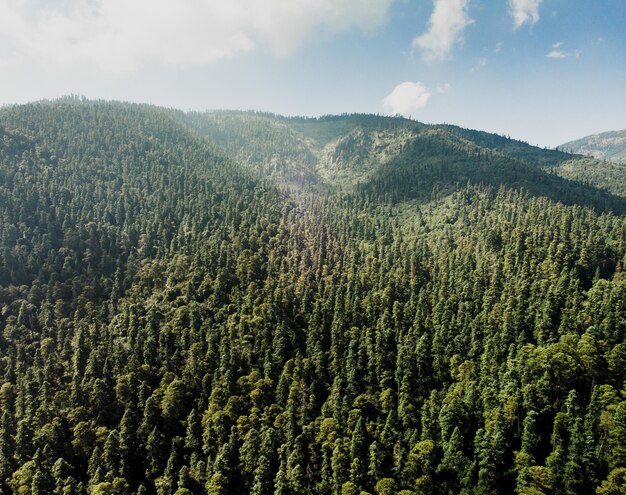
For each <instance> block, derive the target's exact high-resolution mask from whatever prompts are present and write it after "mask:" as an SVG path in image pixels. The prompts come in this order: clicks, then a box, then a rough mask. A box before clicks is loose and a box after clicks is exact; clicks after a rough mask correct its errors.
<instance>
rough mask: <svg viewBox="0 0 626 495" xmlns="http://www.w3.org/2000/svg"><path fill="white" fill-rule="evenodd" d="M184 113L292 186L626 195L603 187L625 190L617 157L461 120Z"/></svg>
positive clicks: (413, 194) (590, 198)
mask: <svg viewBox="0 0 626 495" xmlns="http://www.w3.org/2000/svg"><path fill="white" fill-rule="evenodd" d="M179 118H180V120H181V123H182V124H183V125H186V126H189V127H191V128H193V129H194V130H195V131H196V132H198V133H199V134H200V135H202V136H204V137H206V138H208V139H209V140H211V141H212V142H214V143H216V144H217V145H219V146H221V147H222V148H223V149H224V151H225V152H226V154H228V155H229V156H231V157H236V159H237V161H238V162H239V163H243V164H244V165H246V166H247V167H248V168H250V169H252V170H254V171H256V172H257V173H260V174H261V175H263V176H268V175H269V176H272V177H274V178H278V179H280V180H281V181H282V182H283V183H285V184H288V185H290V186H296V187H302V186H303V185H307V187H316V188H318V189H319V188H322V189H331V190H340V191H344V192H348V191H355V190H357V189H361V190H369V191H370V193H371V192H372V191H373V190H377V191H378V194H382V195H384V196H386V197H388V198H391V199H392V200H393V201H394V202H396V203H397V202H400V201H404V200H412V199H417V200H423V199H430V197H431V192H432V189H433V186H434V185H435V184H436V185H437V190H438V191H439V193H440V194H446V193H450V192H452V191H454V190H456V189H457V188H458V185H459V184H463V185H464V184H467V183H468V182H469V183H473V184H490V185H492V186H495V187H499V186H507V187H513V188H518V189H519V188H521V189H524V190H526V191H527V192H529V193H531V194H532V195H536V196H547V197H550V198H552V199H556V200H558V201H562V202H564V203H571V202H572V201H574V202H576V203H579V204H587V205H592V206H594V207H599V206H601V205H607V204H611V205H612V206H611V208H615V207H616V205H617V204H618V203H619V204H622V203H623V201H622V200H617V201H615V198H611V197H610V195H607V194H606V192H608V193H610V194H612V195H614V196H626V174H623V173H622V170H621V167H618V166H617V165H613V164H606V163H605V162H602V161H598V160H593V159H590V158H587V157H580V156H575V155H571V154H569V153H565V152H563V151H558V150H549V149H542V148H538V147H535V146H531V145H529V144H527V143H525V142H523V141H518V140H515V139H510V138H507V137H504V136H499V135H496V134H490V133H487V132H482V131H476V130H470V129H463V128H460V127H457V126H451V125H426V124H422V123H419V122H416V121H413V120H408V119H404V118H399V117H393V118H390V117H381V116H376V115H363V114H352V115H337V116H325V117H320V118H300V117H296V118H287V117H282V116H277V115H273V114H265V113H256V112H233V111H219V112H206V113H190V114H181V115H179ZM614 169H619V170H614ZM607 178H608V179H610V180H607ZM564 179H567V180H564ZM574 190H576V192H574ZM607 201H608V203H607ZM620 208H621V206H620Z"/></svg>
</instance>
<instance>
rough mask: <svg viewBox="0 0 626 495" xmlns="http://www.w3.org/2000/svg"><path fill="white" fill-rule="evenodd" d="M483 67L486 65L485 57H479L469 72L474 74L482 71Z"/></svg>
mask: <svg viewBox="0 0 626 495" xmlns="http://www.w3.org/2000/svg"><path fill="white" fill-rule="evenodd" d="M485 65H487V57H480V59H478V62H476V64H475V65H474V67H472V69H471V72H476V71H478V70H480V69H482V68H483V67H484V66H485Z"/></svg>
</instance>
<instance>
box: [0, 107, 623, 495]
mask: <svg viewBox="0 0 626 495" xmlns="http://www.w3.org/2000/svg"><path fill="white" fill-rule="evenodd" d="M624 263H626V174H624V173H623V165H622V164H619V163H613V162H609V161H605V160H597V159H594V158H590V157H583V156H580V155H573V154H569V153H565V152H562V151H557V150H546V149H540V148H536V147H532V146H529V145H527V144H526V143H523V142H520V141H516V140H513V139H508V138H505V137H502V136H497V135H493V134H488V133H485V132H480V131H474V130H468V129H462V128H459V127H455V126H449V125H425V124H421V123H419V122H416V121H413V120H407V119H403V118H391V117H379V116H374V115H360V114H357V115H340V116H327V117H321V118H314V119H311V118H285V117H280V116H276V115H269V114H260V113H254V112H208V113H185V112H182V111H178V110H172V109H164V108H159V107H153V106H147V105H135V104H127V103H118V102H104V101H88V100H83V99H78V98H65V99H61V100H56V101H44V102H38V103H32V104H27V105H17V106H8V107H4V108H1V109H0V329H1V332H0V418H1V420H0V493H23V494H33V495H41V494H55V495H73V494H154V495H161V494H163V495H165V494H176V495H189V494H211V495H214V494H220V495H230V494H233V495H234V494H240V493H251V494H254V495H300V494H328V495H335V494H341V495H358V494H378V495H417V494H423V495H431V494H442V495H443V494H458V493H463V494H497V493H502V494H510V493H519V494H524V495H537V494H546V495H547V494H588V493H597V494H598V495H613V494H620V493H624V490H626V455H625V452H626V389H625V388H624V383H625V380H626V278H624V276H623V267H624Z"/></svg>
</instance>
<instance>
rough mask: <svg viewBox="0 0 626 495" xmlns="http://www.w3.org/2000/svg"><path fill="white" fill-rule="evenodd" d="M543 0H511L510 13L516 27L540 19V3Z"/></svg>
mask: <svg viewBox="0 0 626 495" xmlns="http://www.w3.org/2000/svg"><path fill="white" fill-rule="evenodd" d="M542 1H543V0H509V13H510V14H511V17H513V25H514V27H515V29H519V28H521V27H522V26H523V25H524V24H531V25H532V24H535V23H536V22H538V21H539V5H540V4H541V2H542Z"/></svg>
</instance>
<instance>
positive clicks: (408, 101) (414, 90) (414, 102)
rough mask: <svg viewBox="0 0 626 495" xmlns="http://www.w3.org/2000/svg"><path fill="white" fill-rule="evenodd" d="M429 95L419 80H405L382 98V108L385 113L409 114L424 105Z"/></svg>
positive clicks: (412, 113)
mask: <svg viewBox="0 0 626 495" xmlns="http://www.w3.org/2000/svg"><path fill="white" fill-rule="evenodd" d="M446 90H447V88H446ZM430 97H431V92H430V91H429V89H428V88H427V87H426V86H424V85H423V84H422V83H421V82H409V81H406V82H403V83H401V84H398V85H397V86H396V87H395V88H393V91H392V92H391V93H389V94H388V95H387V96H386V97H385V98H384V99H383V110H384V112H385V113H386V114H387V115H405V116H411V115H414V114H415V113H416V112H417V111H418V110H419V109H420V108H422V107H424V105H426V103H427V102H428V100H429V98H430Z"/></svg>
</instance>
